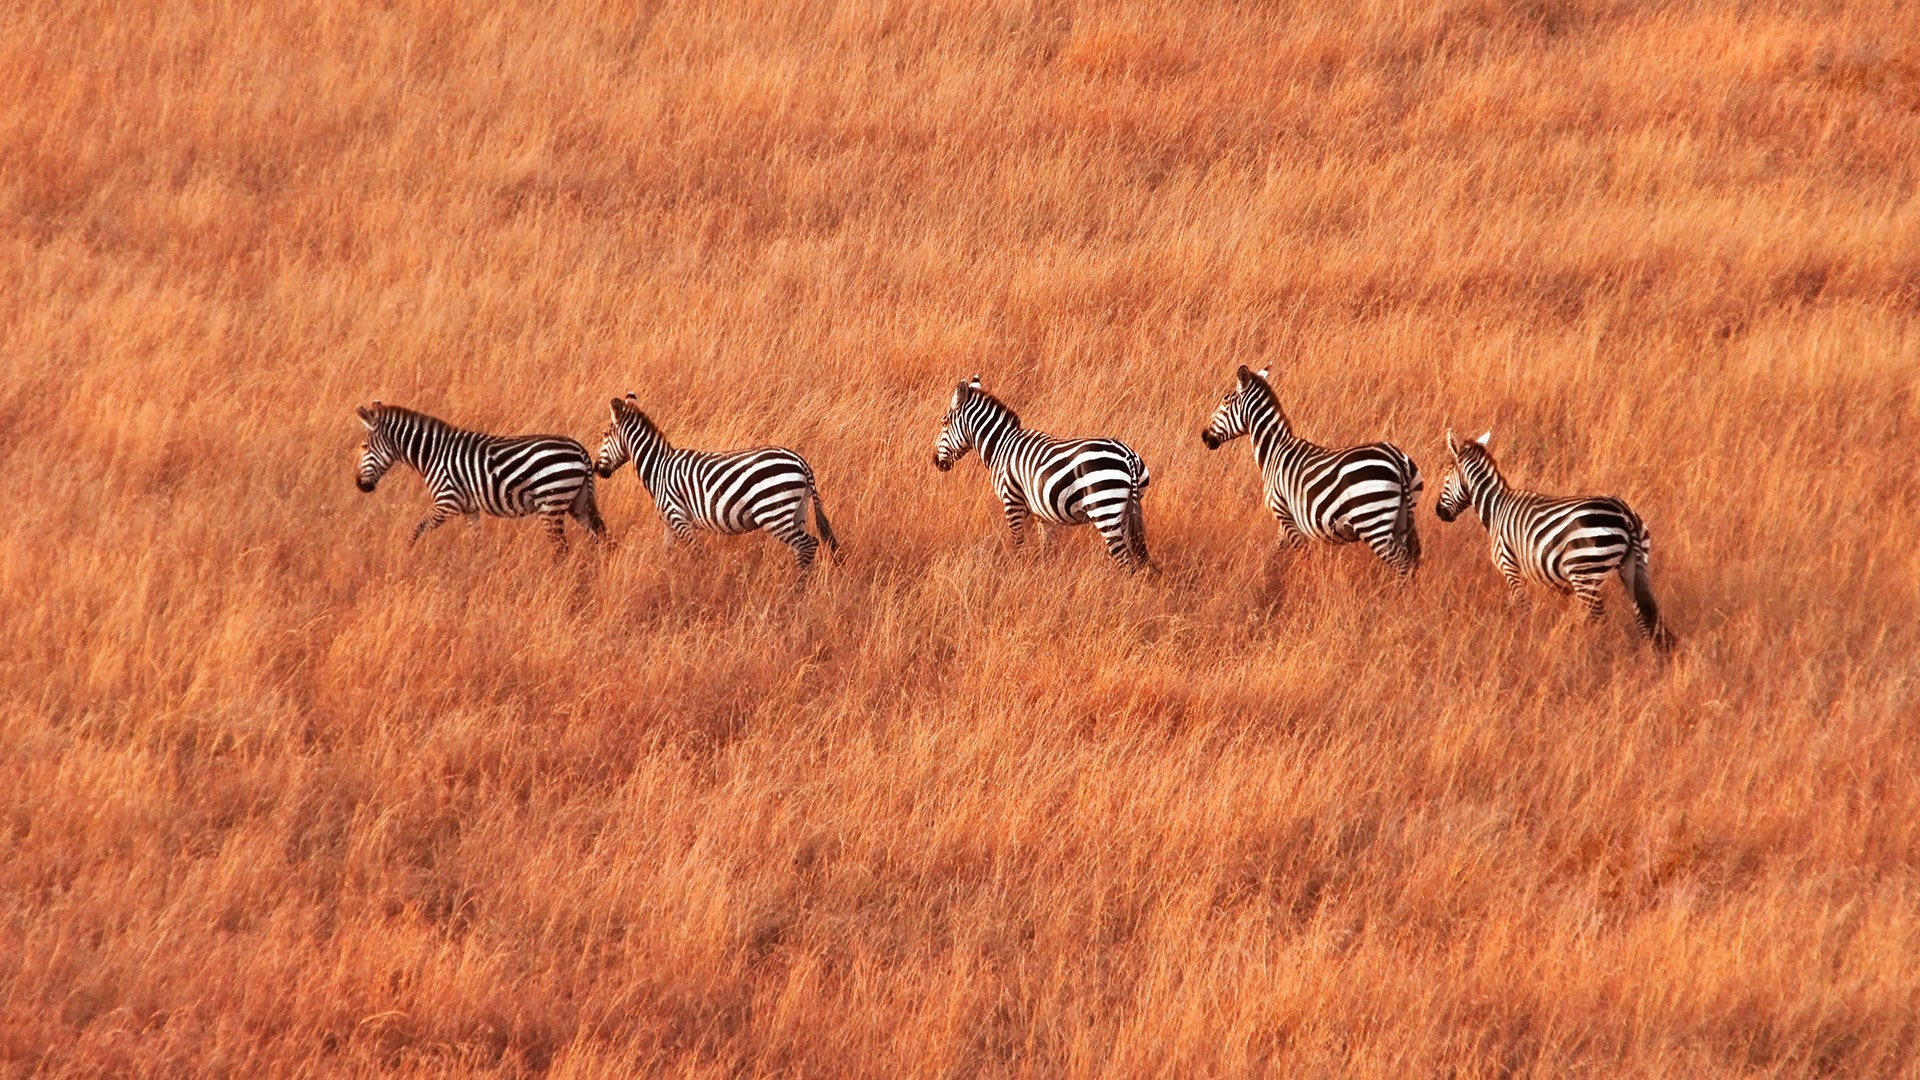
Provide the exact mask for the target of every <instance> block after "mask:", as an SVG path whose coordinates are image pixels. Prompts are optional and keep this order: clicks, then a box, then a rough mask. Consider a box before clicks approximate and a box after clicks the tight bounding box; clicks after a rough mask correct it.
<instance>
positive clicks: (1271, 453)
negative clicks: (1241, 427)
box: [1247, 410, 1299, 469]
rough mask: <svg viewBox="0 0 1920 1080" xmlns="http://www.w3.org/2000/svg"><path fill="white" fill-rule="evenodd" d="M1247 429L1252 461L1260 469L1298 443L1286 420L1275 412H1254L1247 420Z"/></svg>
mask: <svg viewBox="0 0 1920 1080" xmlns="http://www.w3.org/2000/svg"><path fill="white" fill-rule="evenodd" d="M1247 428H1248V429H1249V434H1250V436H1251V438H1249V439H1248V440H1247V441H1248V442H1251V443H1252V444H1253V460H1254V461H1255V462H1256V463H1257V464H1258V465H1259V466H1260V467H1261V468H1263V469H1264V468H1266V466H1267V463H1268V462H1270V461H1272V460H1273V459H1274V458H1277V457H1279V456H1280V455H1281V453H1283V452H1284V451H1285V450H1286V449H1287V447H1289V446H1292V445H1293V444H1294V443H1295V442H1297V441H1299V440H1297V439H1295V438H1294V437H1293V429H1292V428H1290V427H1288V426H1287V418H1286V417H1284V416H1281V415H1280V413H1279V412H1278V411H1277V410H1276V411H1271V412H1269V411H1264V410H1262V411H1256V412H1254V413H1253V415H1251V416H1249V417H1248V418H1247Z"/></svg>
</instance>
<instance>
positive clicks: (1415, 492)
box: [357, 365, 1673, 649]
mask: <svg viewBox="0 0 1920 1080" xmlns="http://www.w3.org/2000/svg"><path fill="white" fill-rule="evenodd" d="M1236 378H1237V382H1236V385H1235V386H1234V388H1233V390H1231V391H1230V392H1229V393H1228V394H1227V395H1226V397H1225V398H1224V399H1223V400H1222V401H1221V403H1220V406H1219V408H1218V409H1216V410H1214V413H1213V417H1212V419H1211V420H1210V421H1209V422H1208V424H1207V427H1206V429H1205V430H1204V431H1203V432H1202V433H1201V436H1200V437H1201V440H1202V441H1203V442H1204V443H1205V444H1206V446H1207V448H1208V449H1210V450H1215V449H1218V448H1220V447H1221V446H1222V445H1224V444H1226V443H1227V442H1230V441H1232V440H1234V439H1237V438H1239V437H1241V436H1243V435H1244V436H1247V437H1248V440H1249V441H1250V442H1251V443H1252V445H1253V458H1254V462H1255V464H1256V465H1258V467H1259V469H1260V474H1261V478H1262V480H1263V481H1264V482H1265V488H1266V504H1267V509H1268V510H1270V511H1272V513H1273V516H1274V517H1275V518H1277V519H1278V520H1279V523H1280V535H1281V542H1282V543H1283V545H1286V546H1289V547H1291V546H1294V545H1296V544H1299V543H1301V542H1303V541H1306V540H1317V541H1321V542H1324V543H1332V544H1343V543H1352V542H1355V541H1361V542H1364V543H1365V544H1366V545H1367V546H1368V547H1369V548H1371V549H1372V551H1373V553H1374V554H1375V555H1377V556H1379V558H1380V559H1381V560H1382V561H1383V562H1385V563H1387V564H1388V565H1389V566H1391V567H1393V568H1394V569H1395V570H1396V571H1398V572H1399V574H1400V575H1401V576H1402V577H1403V578H1404V577H1405V576H1407V575H1409V574H1412V573H1413V571H1414V570H1415V569H1416V568H1417V567H1418V566H1419V564H1420V534H1419V531H1418V529H1417V528H1416V527H1415V524H1414V506H1415V503H1416V502H1417V500H1418V499H1419V496H1420V491H1421V481H1420V470H1419V468H1418V467H1417V466H1415V465H1414V463H1413V460H1412V459H1411V458H1409V457H1408V456H1407V455H1406V454H1405V453H1403V452H1402V451H1401V450H1400V449H1399V448H1398V447H1395V446H1393V445H1392V444H1390V443H1384V442H1381V443H1372V444H1369V445H1366V446H1353V447H1346V448H1342V449H1327V448H1325V447H1321V446H1317V445H1315V444H1313V443H1311V442H1308V441H1307V440H1305V439H1302V438H1300V437H1299V436H1298V435H1296V434H1294V432H1293V427H1292V425H1291V423H1289V421H1288V420H1287V415H1286V412H1285V411H1284V410H1283V409H1282V408H1281V407H1280V400H1279V398H1278V397H1277V396H1276V395H1275V393H1274V390H1273V386H1272V383H1271V382H1269V380H1268V373H1267V372H1266V371H1265V370H1261V371H1250V370H1248V369H1247V368H1246V367H1245V366H1244V365H1242V366H1241V368H1240V370H1239V372H1238V374H1237V377H1236ZM357 411H358V413H359V415H360V421H361V423H362V424H363V425H365V427H366V442H365V443H364V444H363V445H362V447H361V454H360V467H359V473H358V477H357V483H358V485H359V488H360V490H361V491H367V492H370V491H373V490H374V488H375V487H376V486H377V485H378V484H379V482H380V478H381V477H382V476H383V475H385V474H386V472H387V471H388V470H389V469H390V468H392V467H393V465H394V463H395V462H404V463H405V464H407V465H408V466H410V467H412V468H413V469H414V470H416V471H417V472H419V473H420V475H421V477H422V478H423V479H425V481H426V483H427V487H428V488H429V490H430V491H431V493H432V495H433V512H432V513H431V514H429V515H428V516H427V518H426V520H424V521H422V522H420V524H419V525H418V526H417V527H415V529H414V530H413V537H412V539H413V540H416V541H417V540H418V539H419V538H420V535H421V534H422V533H425V532H427V531H428V530H430V529H434V528H437V527H438V526H439V525H441V524H442V523H444V522H445V521H446V520H447V519H448V518H450V517H453V516H454V515H456V514H459V515H464V516H466V517H467V519H468V521H469V522H470V523H477V521H478V515H479V514H481V513H482V512H484V513H488V514H492V515H495V516H498V517H521V516H524V515H527V514H538V515H540V517H541V519H542V520H543V521H544V522H545V524H546V528H547V532H548V534H549V535H551V536H552V537H553V539H554V541H555V542H556V544H557V545H558V547H559V548H561V549H562V550H564V548H565V547H566V529H565V524H564V523H565V520H566V518H567V517H568V516H569V515H571V516H572V517H573V518H574V519H575V520H576V521H578V522H579V523H580V524H581V526H583V527H584V528H585V529H586V530H587V531H588V532H589V533H591V534H592V535H593V536H594V537H595V538H596V539H605V536H606V525H605V523H604V522H602V521H601V519H600V512H599V509H598V508H597V507H596V505H595V503H594V497H593V477H594V475H595V474H598V475H599V476H601V477H603V478H606V477H611V476H612V475H613V474H614V473H615V471H617V470H618V469H619V468H620V466H622V465H624V464H626V463H627V462H629V461H631V462H633V466H634V471H635V472H636V473H638V474H639V476H640V481H641V483H642V484H644V485H645V486H646V489H647V491H648V493H649V494H651V495H652V496H653V501H654V505H655V506H656V507H657V508H658V509H659V511H660V515H661V517H662V518H664V519H665V520H666V524H667V528H668V529H669V530H670V532H671V535H670V537H669V542H671V541H672V540H673V539H679V540H683V541H687V540H692V539H693V536H694V533H695V531H696V530H706V531H711V532H719V533H746V532H752V531H754V530H756V529H764V530H766V531H767V532H770V533H772V534H773V535H774V536H776V537H778V538H779V539H780V540H781V542H783V543H785V544H787V545H788V546H790V547H791V548H792V549H793V553H794V558H795V559H796V560H797V561H798V562H799V565H800V569H801V571H802V572H805V571H806V570H807V569H808V568H809V567H810V566H811V565H812V564H813V560H814V557H815V555H816V553H817V552H818V551H819V549H820V545H821V544H822V543H825V544H826V545H827V547H828V549H829V550H835V549H838V547H839V541H838V540H837V539H836V538H835V537H834V534H833V527H832V526H831V525H829V524H828V523H827V515H826V511H825V509H824V508H823V507H822V506H821V501H820V489H819V487H818V485H817V484H816V483H815V482H814V477H813V470H812V469H811V468H810V467H809V466H808V465H807V463H806V461H805V460H804V459H802V458H801V457H800V455H798V454H796V453H794V452H793V451H791V450H788V449H786V448H784V447H777V446H770V447H760V448H756V449H751V450H732V451H719V452H707V451H699V450H688V449H684V448H681V447H676V446H674V445H673V444H672V443H670V442H668V441H667V438H666V436H665V435H664V434H662V433H661V431H660V429H659V427H658V426H657V425H655V424H654V422H653V420H652V419H651V418H649V417H648V416H647V414H646V413H644V412H642V411H641V409H640V406H639V403H638V401H637V400H636V399H635V397H634V395H633V394H628V395H627V396H626V398H625V399H620V398H615V399H614V400H613V403H612V421H611V423H610V424H609V425H608V426H607V429H606V432H605V434H604V435H603V436H602V438H601V440H600V452H599V454H598V456H597V457H593V458H589V457H588V456H587V451H586V447H584V446H582V445H581V444H580V443H579V442H576V441H575V440H573V439H570V438H567V437H565V436H561V435H523V436H499V435H488V434H484V433H481V432H477V431H467V430H464V429H462V428H457V427H454V426H453V425H451V424H448V423H446V422H444V421H441V420H437V419H435V418H434V417H431V416H428V415H426V414H424V413H419V412H414V411H412V410H409V409H402V408H396V407H394V406H391V405H382V404H381V403H380V402H378V401H376V402H374V403H373V404H372V405H367V406H361V407H360V408H359V409H358V410H357ZM1490 434H1491V433H1488V434H1487V435H1482V436H1480V437H1479V438H1477V439H1473V440H1468V441H1461V440H1459V439H1456V438H1455V437H1454V434H1453V432H1452V431H1451V430H1449V431H1448V432H1447V451H1448V452H1449V453H1450V454H1451V455H1452V456H1453V465H1452V467H1451V468H1450V469H1449V470H1448V472H1447V475H1446V479H1445V481H1444V482H1443V483H1442V485H1441V490H1440V501H1439V504H1438V505H1437V506H1436V507H1435V513H1436V515H1437V516H1438V517H1439V518H1440V520H1442V521H1452V520H1453V519H1454V518H1455V517H1457V516H1458V515H1459V514H1460V512H1461V511H1462V510H1464V509H1467V508H1469V507H1471V508H1472V509H1473V511H1474V513H1475V514H1476V515H1477V516H1478V517H1479V519H1480V521H1481V523H1482V524H1483V525H1485V526H1486V529H1487V532H1488V534H1489V535H1490V537H1491V538H1492V542H1493V561H1494V565H1495V566H1497V567H1498V568H1499V570H1500V573H1501V575H1502V576H1503V577H1504V578H1505V579H1506V582H1507V588H1508V592H1509V596H1510V597H1511V598H1512V599H1513V600H1516V601H1517V600H1518V599H1519V598H1520V596H1521V590H1522V587H1523V585H1524V583H1526V582H1529V581H1531V582H1536V583H1539V584H1543V585H1547V586H1550V587H1552V588H1554V589H1557V590H1559V591H1561V592H1567V593H1572V594H1573V595H1574V596H1575V597H1576V598H1578V599H1579V601H1580V602H1581V604H1583V605H1584V606H1585V608H1586V610H1587V612H1588V614H1589V617H1592V618H1598V617H1599V615H1600V614H1601V611H1602V605H1603V601H1602V599H1601V596H1600V587H1601V585H1602V584H1603V583H1604V582H1605V580H1606V578H1607V576H1608V575H1609V574H1614V573H1617V574H1619V576H1620V580H1621V583H1622V584H1623V585H1625V586H1626V591H1627V594H1628V595H1629V596H1630V597H1631V598H1632V599H1633V602H1634V606H1635V614H1636V621H1637V623H1638V625H1639V628H1640V632H1641V634H1642V635H1644V636H1645V637H1647V638H1648V639H1650V640H1651V641H1653V643H1654V644H1655V645H1656V646H1658V647H1660V648H1663V649H1664V648H1668V647H1670V646H1671V644H1672V642H1673V635H1672V633H1671V632H1670V630H1669V629H1668V627H1667V626H1666V624H1665V623H1664V622H1663V621H1662V620H1661V618H1660V612H1659V609H1658V607H1657V606H1656V605H1655V604H1654V600H1653V589H1652V584H1651V582H1650V580H1649V578H1648V571H1647V559H1648V553H1649V543H1648V537H1647V529H1646V526H1645V525H1644V524H1642V523H1641V521H1640V518H1639V516H1638V515H1637V514H1635V513H1634V512H1633V510H1632V509H1631V508H1629V507H1628V506H1627V504H1626V503H1624V502H1622V501H1621V500H1619V499H1616V498H1612V497H1610V496H1576V497H1559V496H1552V495H1542V494H1539V493H1536V492H1531V491H1526V490H1522V489H1520V488H1516V487H1513V486H1512V485H1510V484H1509V483H1508V482H1507V480H1506V478H1505V477H1504V476H1502V475H1501V473H1500V469H1499V467H1498V466H1497V465H1495V464H1494V460H1493V455H1492V453H1491V452H1490V451H1489V449H1488V446H1487V443H1488V437H1489V435H1490ZM969 450H977V451H979V454H980V459H981V461H982V462H983V463H985V465H986V468H987V473H988V476H989V477H990V479H991V481H992V484H993V489H994V493H995V494H996V495H998V496H999V497H1000V502H1001V505H1002V507H1003V508H1004V510H1005V512H1006V518H1007V527H1008V529H1009V530H1011V532H1012V534H1013V542H1014V544H1016V545H1019V544H1021V543H1024V541H1025V538H1026V526H1027V521H1028V519H1029V518H1030V517H1031V518H1037V519H1038V520H1039V521H1041V522H1044V523H1046V524H1048V525H1054V526H1070V525H1083V524H1091V525H1093V527H1094V528H1095V529H1096V530H1098V532H1099V533H1100V536H1101V537H1102V539H1104V540H1105V541H1106V545H1107V552H1108V554H1109V555H1111V556H1112V557H1113V558H1114V559H1115V560H1116V561H1118V562H1119V563H1120V564H1122V565H1123V566H1126V567H1128V568H1129V569H1132V568H1137V567H1142V566H1145V565H1147V539H1146V524H1145V518H1144V516H1143V514H1142V511H1141V506H1140V503H1141V497H1142V494H1143V493H1144V492H1145V491H1146V488H1147V484H1148V481H1149V479H1150V477H1149V474H1148V472H1147V467H1146V465H1145V464H1144V463H1142V462H1141V460H1140V455H1138V454H1136V453H1134V452H1133V450H1132V449H1131V448H1130V447H1128V446H1127V445H1126V444H1125V443H1122V442H1120V441H1119V440H1117V439H1058V438H1054V437H1053V436H1051V435H1047V434H1045V433H1043V432H1040V431H1036V430H1034V429H1032V428H1028V427H1026V426H1024V425H1023V424H1022V423H1021V422H1020V417H1019V414H1017V413H1015V412H1014V411H1013V409H1011V408H1009V407H1008V406H1007V405H1006V404H1005V403H1004V402H1002V401H1000V399H998V398H996V397H994V396H993V395H992V394H990V393H988V392H986V391H985V390H983V389H981V387H980V377H979V376H978V375H976V376H974V377H973V378H971V379H969V380H966V381H964V382H962V383H960V384H959V385H958V386H956V387H955V388H954V391H953V397H952V399H951V401H950V402H949V403H948V407H947V412H946V415H945V416H944V417H943V418H942V421H941V426H940V436H939V439H938V441H937V442H936V443H935V446H934V453H933V462H934V465H935V466H936V467H937V468H939V469H940V470H941V471H942V472H945V471H947V470H949V469H951V468H953V466H954V463H955V462H957V461H959V460H960V459H961V458H962V457H964V456H965V455H966V454H967V452H968V451H969ZM809 511H811V513H812V518H813V525H814V530H813V531H809V529H808V528H807V525H808V522H807V517H808V513H809ZM816 531H817V533H818V536H817V537H816V536H815V535H814V533H815V532H816Z"/></svg>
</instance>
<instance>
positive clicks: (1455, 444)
mask: <svg viewBox="0 0 1920 1080" xmlns="http://www.w3.org/2000/svg"><path fill="white" fill-rule="evenodd" d="M1447 453H1449V454H1452V455H1453V456H1454V457H1459V456H1460V440H1458V439H1456V438H1454V437H1453V429H1452V428H1451V427H1449V428H1448V429H1447Z"/></svg>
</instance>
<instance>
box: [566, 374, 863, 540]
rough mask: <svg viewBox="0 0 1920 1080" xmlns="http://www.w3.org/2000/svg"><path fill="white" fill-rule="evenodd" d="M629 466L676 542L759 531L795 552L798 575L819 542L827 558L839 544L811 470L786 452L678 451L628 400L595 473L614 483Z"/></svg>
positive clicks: (617, 408)
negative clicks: (702, 534) (699, 532)
mask: <svg viewBox="0 0 1920 1080" xmlns="http://www.w3.org/2000/svg"><path fill="white" fill-rule="evenodd" d="M629 460H631V461H632V462H633V469H634V471H635V472H636V473H639V474H640V482H641V483H642V484H644V485H646V488H647V493H648V494H649V495H652V496H653V504H654V506H655V507H656V508H658V509H659V511H660V516H661V517H662V518H665V519H666V522H667V527H668V529H670V530H671V532H670V533H669V535H668V542H669V543H671V542H672V541H673V540H674V539H676V538H677V539H679V540H682V541H689V542H691V541H692V540H693V538H694V530H695V529H704V530H706V531H708V532H717V533H748V532H752V531H754V530H755V529H765V530H767V531H768V532H770V533H772V534H773V535H774V536H775V537H777V538H778V539H779V540H780V541H781V542H782V543H784V544H786V545H787V546H789V547H791V548H793V557H794V559H795V561H797V562H798V563H799V564H800V569H801V570H802V571H805V570H807V569H808V568H809V567H811V566H812V565H813V557H814V553H815V552H817V551H818V550H819V549H820V541H821V540H824V541H826V544H827V549H828V550H829V551H837V550H839V548H840V541H839V539H838V538H837V537H835V536H834V535H833V526H831V525H829V524H827V512H826V510H825V509H823V508H822V507H821V505H820V489H819V487H818V486H816V485H815V484H814V482H813V470H812V469H811V468H809V467H808V466H807V463H806V461H805V460H803V459H802V458H801V457H800V455H799V454H796V453H794V452H793V451H791V450H788V449H786V448H785V447H780V446H763V447H758V448H756V449H753V450H722V451H715V452H705V451H700V450H681V449H678V448H676V447H675V446H673V445H672V444H671V443H669V442H667V437H666V436H665V435H662V434H661V433H660V429H659V428H658V427H657V426H655V424H654V422H653V421H652V420H651V419H650V418H648V416H647V414H646V413H644V412H641V411H640V405H639V403H638V401H637V400H636V399H635V397H634V396H633V395H632V394H628V395H627V397H626V400H625V401H622V400H621V399H619V398H614V399H613V422H612V423H611V424H609V425H608V426H607V433H606V435H605V437H603V438H602V439H601V440H600V456H599V457H598V458H597V459H596V460H595V462H594V471H596V472H598V473H599V474H600V475H601V476H603V477H607V476H612V475H613V474H614V472H615V471H616V470H618V469H619V468H620V466H622V465H625V464H626V463H627V462H628V461H629ZM809 503H811V504H812V506H813V520H814V524H815V525H816V526H817V527H818V528H819V530H820V539H819V540H815V539H814V538H813V535H812V534H811V533H809V532H807V506H808V504H809Z"/></svg>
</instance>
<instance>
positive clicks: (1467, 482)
mask: <svg viewBox="0 0 1920 1080" xmlns="http://www.w3.org/2000/svg"><path fill="white" fill-rule="evenodd" d="M1491 438H1493V432H1491V431H1489V432H1486V433H1485V434H1483V435H1481V436H1480V437H1479V438H1477V439H1475V440H1473V441H1472V442H1467V443H1463V442H1461V441H1459V440H1458V439H1456V438H1454V437H1453V429H1452V428H1448V429H1447V453H1449V454H1452V455H1453V465H1452V466H1451V467H1449V468H1448V469H1447V478H1446V480H1445V481H1443V482H1442V483H1441V484H1440V501H1439V502H1438V503H1436V504H1434V507H1433V513H1434V516H1435V517H1438V518H1439V519H1440V520H1441V521H1452V520H1453V519H1454V518H1457V517H1459V516H1460V511H1462V510H1465V509H1466V508H1467V507H1469V506H1471V505H1473V496H1474V492H1475V491H1477V490H1479V486H1480V482H1481V481H1482V480H1483V479H1484V477H1485V475H1486V474H1487V473H1488V472H1491V471H1492V469H1493V455H1492V454H1491V453H1489V452H1488V451H1487V440H1489V439H1491Z"/></svg>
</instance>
